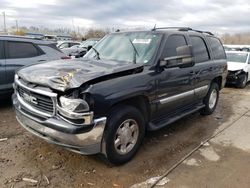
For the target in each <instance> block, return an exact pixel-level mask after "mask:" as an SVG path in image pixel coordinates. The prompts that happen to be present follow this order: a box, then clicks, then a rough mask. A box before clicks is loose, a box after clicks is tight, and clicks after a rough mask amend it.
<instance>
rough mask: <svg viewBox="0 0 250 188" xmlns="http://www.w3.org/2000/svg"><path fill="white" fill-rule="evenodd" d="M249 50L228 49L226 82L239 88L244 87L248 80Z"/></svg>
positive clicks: (249, 67)
mask: <svg viewBox="0 0 250 188" xmlns="http://www.w3.org/2000/svg"><path fill="white" fill-rule="evenodd" d="M249 54H250V53H249V52H243V51H228V52H227V61H228V62H227V63H228V76H227V83H228V84H235V85H236V86H237V87H239V88H244V87H246V85H247V82H248V81H249V80H250V77H249V73H250V57H249Z"/></svg>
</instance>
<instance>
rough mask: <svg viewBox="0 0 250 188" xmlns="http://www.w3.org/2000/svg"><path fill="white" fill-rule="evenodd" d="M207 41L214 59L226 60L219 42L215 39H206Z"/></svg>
mask: <svg viewBox="0 0 250 188" xmlns="http://www.w3.org/2000/svg"><path fill="white" fill-rule="evenodd" d="M208 40H209V41H210V45H211V49H212V52H213V55H214V59H226V54H225V51H224V48H223V46H222V44H221V42H220V40H219V39H217V38H215V37H208Z"/></svg>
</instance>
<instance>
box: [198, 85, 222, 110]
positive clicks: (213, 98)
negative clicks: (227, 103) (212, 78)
mask: <svg viewBox="0 0 250 188" xmlns="http://www.w3.org/2000/svg"><path fill="white" fill-rule="evenodd" d="M218 99H219V86H218V84H217V83H215V82H213V83H211V86H210V89H209V91H208V93H207V96H206V97H205V98H204V100H203V103H204V104H205V107H204V108H203V109H202V110H201V114H202V115H210V114H212V113H213V112H214V110H215V108H216V106H217V103H218Z"/></svg>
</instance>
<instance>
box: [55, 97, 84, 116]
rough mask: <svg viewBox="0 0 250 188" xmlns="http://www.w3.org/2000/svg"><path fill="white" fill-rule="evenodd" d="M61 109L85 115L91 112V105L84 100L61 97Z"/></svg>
mask: <svg viewBox="0 0 250 188" xmlns="http://www.w3.org/2000/svg"><path fill="white" fill-rule="evenodd" d="M60 103H61V107H62V108H63V109H65V110H67V111H70V112H75V113H83V112H87V111H89V105H88V103H87V102H86V101H85V100H82V99H70V98H66V97H64V96H62V97H60Z"/></svg>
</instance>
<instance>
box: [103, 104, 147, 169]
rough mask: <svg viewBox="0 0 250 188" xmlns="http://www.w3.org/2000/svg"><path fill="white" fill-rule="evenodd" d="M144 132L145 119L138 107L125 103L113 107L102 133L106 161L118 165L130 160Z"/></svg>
mask: <svg viewBox="0 0 250 188" xmlns="http://www.w3.org/2000/svg"><path fill="white" fill-rule="evenodd" d="M144 134H145V121H144V118H143V116H142V114H141V112H140V111H139V110H138V109H136V108H134V107H132V106H126V105H120V106H117V107H116V108H114V109H113V110H112V111H111V113H110V116H109V117H108V120H107V129H106V130H105V133H104V139H105V145H106V147H105V150H106V151H105V153H106V157H107V159H108V161H109V162H110V163H112V164H115V165H120V164H123V163H126V162H128V161H129V160H131V159H132V158H133V157H134V155H135V154H136V152H137V151H138V150H139V147H140V145H141V143H142V141H143V138H144ZM115 143H116V144H115Z"/></svg>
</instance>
